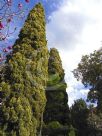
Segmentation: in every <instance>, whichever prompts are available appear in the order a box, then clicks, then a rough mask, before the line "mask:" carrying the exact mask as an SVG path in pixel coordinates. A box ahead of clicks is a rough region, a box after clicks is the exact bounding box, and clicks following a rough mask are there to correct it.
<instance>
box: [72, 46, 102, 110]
mask: <svg viewBox="0 0 102 136" xmlns="http://www.w3.org/2000/svg"><path fill="white" fill-rule="evenodd" d="M73 73H74V76H75V77H76V78H77V79H78V80H81V81H82V83H83V84H84V85H85V86H90V88H91V89H90V92H89V94H88V99H89V100H90V101H91V102H95V101H96V100H97V101H98V107H97V108H98V109H99V111H102V48H100V49H99V50H97V51H94V52H93V53H91V54H90V55H85V56H83V57H82V59H81V62H80V63H79V64H78V67H77V68H76V69H75V70H74V71H73Z"/></svg>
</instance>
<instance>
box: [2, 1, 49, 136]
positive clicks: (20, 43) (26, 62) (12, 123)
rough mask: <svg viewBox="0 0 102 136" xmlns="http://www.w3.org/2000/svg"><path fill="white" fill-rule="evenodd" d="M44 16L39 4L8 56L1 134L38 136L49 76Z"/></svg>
mask: <svg viewBox="0 0 102 136" xmlns="http://www.w3.org/2000/svg"><path fill="white" fill-rule="evenodd" d="M46 44H47V42H46V34H45V16H44V9H43V7H42V5H41V4H40V3H39V4H37V5H36V6H35V7H34V9H32V10H31V12H30V13H29V15H28V18H27V20H26V21H25V24H24V27H23V28H22V29H21V32H20V34H19V39H18V40H17V41H16V42H15V44H14V46H13V51H12V56H10V55H8V57H7V61H6V66H5V68H4V70H3V75H4V77H2V79H1V83H0V100H1V102H0V115H1V117H0V135H1V136H36V135H38V133H37V131H39V130H40V126H41V122H42V114H43V111H44V108H45V104H46V97H45V87H46V81H47V75H48V74H47V73H48V50H47V47H46Z"/></svg>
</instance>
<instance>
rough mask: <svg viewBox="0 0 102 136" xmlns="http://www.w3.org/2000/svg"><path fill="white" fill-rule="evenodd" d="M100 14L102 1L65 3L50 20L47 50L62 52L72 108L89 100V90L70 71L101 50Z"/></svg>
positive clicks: (80, 0) (101, 20) (68, 0)
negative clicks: (77, 101) (77, 103)
mask: <svg viewBox="0 0 102 136" xmlns="http://www.w3.org/2000/svg"><path fill="white" fill-rule="evenodd" d="M56 4H57V3H56ZM101 13H102V1H101V0H63V1H62V3H61V4H60V5H59V8H57V10H55V11H54V12H52V13H51V14H50V16H49V18H50V20H51V21H50V22H49V23H48V24H47V29H46V30H47V39H48V46H49V47H50V48H51V47H56V48H57V49H58V50H59V52H60V55H61V59H62V63H63V67H64V69H65V80H66V82H67V84H68V88H67V92H68V96H69V97H68V98H69V102H68V104H69V106H71V105H72V104H73V103H74V100H76V99H79V98H84V99H86V98H87V93H88V91H89V89H88V88H85V87H84V86H83V84H82V83H81V82H78V81H77V80H76V79H75V78H74V76H73V74H72V72H71V71H72V70H73V69H75V68H76V67H77V65H78V63H79V62H80V60H81V57H82V55H85V54H89V53H91V52H93V51H94V50H97V49H99V48H100V47H101V46H102V42H101V41H102V37H101V36H102V16H101Z"/></svg>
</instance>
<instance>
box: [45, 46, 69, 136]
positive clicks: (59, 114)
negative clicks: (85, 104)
mask: <svg viewBox="0 0 102 136" xmlns="http://www.w3.org/2000/svg"><path fill="white" fill-rule="evenodd" d="M49 54H50V56H49V63H48V64H49V65H48V71H49V80H48V84H47V88H46V97H47V103H46V108H45V112H44V123H45V125H46V127H47V129H45V130H46V132H48V133H47V134H48V135H49V136H54V135H55V136H57V135H61V136H63V135H64V134H65V135H68V132H69V129H70V127H69V126H70V119H69V116H70V115H69V114H70V112H69V107H68V104H67V103H68V95H67V92H66V87H67V85H66V83H65V81H64V70H63V68H62V62H61V59H60V56H59V52H58V50H57V49H55V48H52V49H51V50H50V53H49ZM46 132H45V133H44V134H43V135H46Z"/></svg>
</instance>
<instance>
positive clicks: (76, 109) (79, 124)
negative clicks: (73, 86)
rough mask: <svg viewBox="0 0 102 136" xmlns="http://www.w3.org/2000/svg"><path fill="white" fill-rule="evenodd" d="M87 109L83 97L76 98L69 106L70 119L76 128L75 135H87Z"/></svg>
mask: <svg viewBox="0 0 102 136" xmlns="http://www.w3.org/2000/svg"><path fill="white" fill-rule="evenodd" d="M87 118H88V109H87V105H86V102H85V101H84V100H83V99H79V100H76V101H75V102H74V104H73V105H72V107H71V120H72V125H73V127H74V128H76V129H77V131H76V135H78V136H87Z"/></svg>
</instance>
